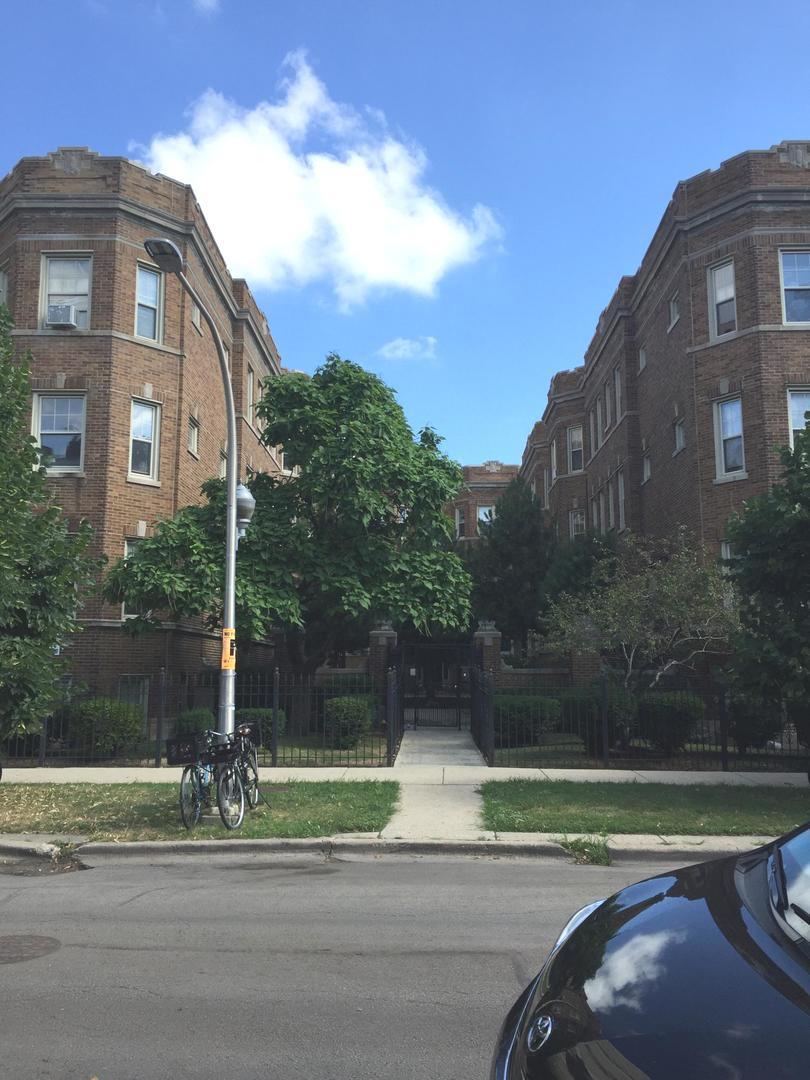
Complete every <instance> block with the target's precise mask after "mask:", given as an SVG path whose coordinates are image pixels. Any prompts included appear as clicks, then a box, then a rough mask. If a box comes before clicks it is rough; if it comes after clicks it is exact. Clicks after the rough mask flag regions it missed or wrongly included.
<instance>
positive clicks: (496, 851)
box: [0, 837, 751, 865]
mask: <svg viewBox="0 0 810 1080" xmlns="http://www.w3.org/2000/svg"><path fill="white" fill-rule="evenodd" d="M715 839H718V840H722V841H724V843H723V845H722V846H721V845H720V844H717V843H712V841H714V840H715ZM729 839H733V838H727V837H719V838H715V837H707V838H706V840H707V841H708V842H707V843H705V844H695V845H684V844H662V843H661V841H660V840H659V839H658V838H655V842H654V843H653V842H652V840H651V842H650V843H649V844H638V843H636V844H633V845H627V846H623V845H622V844H621V842H619V843H617V842H616V839H613V838H611V839H610V840H609V842H608V848H609V851H610V854H611V858H612V860H614V861H615V862H622V863H623V862H640V861H654V862H663V863H668V864H670V865H678V864H680V865H690V864H694V863H698V862H708V861H709V860H711V859H719V858H723V857H725V856H729V855H733V854H738V853H742V852H744V851H749V850H751V845H750V843H745V844H741V845H740V846H739V849H738V850H734V849H730V848H729V845H728V840H729ZM60 854H61V850H60V848H59V847H58V846H57V845H55V844H50V843H45V842H41V843H31V842H29V841H27V840H6V841H0V856H3V855H5V856H9V855H10V856H29V857H31V856H33V857H36V858H47V859H56V858H58V857H59V856H60ZM72 854H73V855H74V856H76V857H78V858H80V859H82V860H89V861H92V859H93V858H94V856H97V857H100V858H103V857H107V856H111V855H112V856H117V857H124V858H127V857H130V856H132V857H136V856H142V857H143V856H154V855H285V854H291V855H296V854H299V855H300V854H305V855H321V856H322V857H323V858H326V859H328V858H337V857H340V856H341V855H347V856H348V855H467V856H473V857H480V856H500V855H505V856H524V857H526V858H542V857H545V858H549V857H550V858H555V859H567V860H571V858H572V856H571V855H570V853H569V852H568V851H566V849H565V848H564V847H562V845H560V844H558V843H555V842H554V841H552V840H529V841H525V842H523V841H510V840H382V839H371V838H369V839H349V838H347V839H339V838H335V837H315V838H311V839H310V838H305V839H303V838H302V839H282V840H242V839H239V838H235V837H234V838H231V839H227V840H198V841H194V840H178V841H174V840H139V841H131V842H124V843H110V842H106V841H105V842H102V841H98V842H92V841H91V842H88V843H84V844H79V845H77V846H76V847H75V848H74V849H73V851H72Z"/></svg>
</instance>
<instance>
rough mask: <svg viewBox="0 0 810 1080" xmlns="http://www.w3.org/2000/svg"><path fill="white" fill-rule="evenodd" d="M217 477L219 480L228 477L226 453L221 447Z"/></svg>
mask: <svg viewBox="0 0 810 1080" xmlns="http://www.w3.org/2000/svg"><path fill="white" fill-rule="evenodd" d="M219 478H220V480H227V478H228V453H227V451H226V450H222V449H220V451H219Z"/></svg>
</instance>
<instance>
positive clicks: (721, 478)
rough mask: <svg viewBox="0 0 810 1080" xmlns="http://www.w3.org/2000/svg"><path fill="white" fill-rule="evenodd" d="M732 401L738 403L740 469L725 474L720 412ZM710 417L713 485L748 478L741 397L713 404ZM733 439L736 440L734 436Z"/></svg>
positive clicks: (725, 399)
mask: <svg viewBox="0 0 810 1080" xmlns="http://www.w3.org/2000/svg"><path fill="white" fill-rule="evenodd" d="M733 401H738V402H739V403H740V449H741V451H742V455H741V456H742V467H741V468H739V469H733V470H732V471H730V472H727V471H726V467H725V455H724V453H723V444H724V439H723V423H722V410H723V406H724V405H729V404H730V403H731V402H733ZM712 416H713V422H714V468H715V483H723V482H726V481H729V480H745V479H746V478H747V477H748V473H747V472H746V468H745V423H744V418H743V408H742V395H741V394H731V395H730V396H729V397H724V398H721V399H720V400H719V401H715V402H713V403H712ZM733 437H734V438H736V436H733Z"/></svg>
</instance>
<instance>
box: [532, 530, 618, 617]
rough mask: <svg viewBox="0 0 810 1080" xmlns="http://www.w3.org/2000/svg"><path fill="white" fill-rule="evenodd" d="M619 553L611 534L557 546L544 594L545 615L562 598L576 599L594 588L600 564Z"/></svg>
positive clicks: (550, 562) (543, 590)
mask: <svg viewBox="0 0 810 1080" xmlns="http://www.w3.org/2000/svg"><path fill="white" fill-rule="evenodd" d="M615 550H616V543H615V540H614V539H613V535H612V534H611V533H605V534H604V535H603V534H601V533H591V532H589V533H586V534H585V535H584V536H578V537H576V539H574V540H571V541H569V542H568V543H561V544H557V545H555V547H554V549H553V551H552V553H551V558H550V560H549V563H548V569H547V570H546V574H545V577H544V579H543V587H542V590H541V607H542V610H543V611H545V610H546V609H547V608H548V607H550V605H551V604H553V603H554V601H555V600H558V599H559V598H560V597H561V596H562V595H563V594H566V595H568V596H576V595H578V594H579V593H582V592H584V591H585V590H586V589H587V588H588V587H589V586H590V584H591V581H592V579H593V575H594V571H595V569H596V567H597V565H598V563H599V562H600V561H601V560H602V559H605V558H609V557H610V556H611V555H612V554H613V553H614V552H615Z"/></svg>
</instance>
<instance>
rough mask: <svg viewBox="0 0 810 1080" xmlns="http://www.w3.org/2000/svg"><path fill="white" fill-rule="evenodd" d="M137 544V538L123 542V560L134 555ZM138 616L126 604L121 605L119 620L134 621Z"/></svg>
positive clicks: (136, 612)
mask: <svg viewBox="0 0 810 1080" xmlns="http://www.w3.org/2000/svg"><path fill="white" fill-rule="evenodd" d="M138 544H139V540H138V539H137V538H135V539H132V540H125V541H124V558H125V559H128V558H129V557H130V555H132V554H134V552H135V549H136V548H137V546H138ZM138 614H140V613H139V612H138V611H136V610H135V609H134V608H131V607H129V608H128V607H127V605H126V603H124V604H122V605H121V618H122V619H134V618H135V616H136V615H138Z"/></svg>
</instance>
